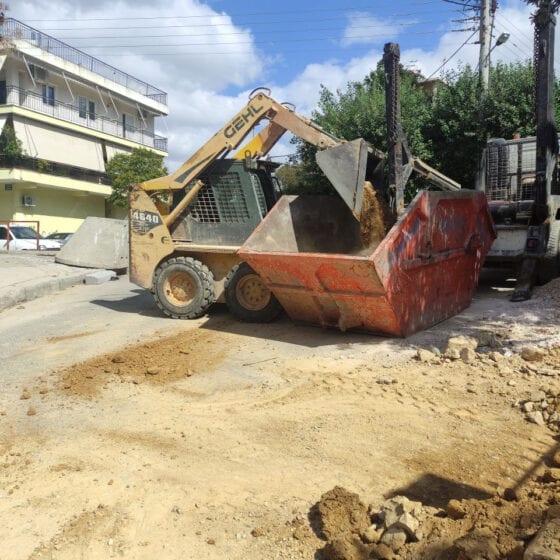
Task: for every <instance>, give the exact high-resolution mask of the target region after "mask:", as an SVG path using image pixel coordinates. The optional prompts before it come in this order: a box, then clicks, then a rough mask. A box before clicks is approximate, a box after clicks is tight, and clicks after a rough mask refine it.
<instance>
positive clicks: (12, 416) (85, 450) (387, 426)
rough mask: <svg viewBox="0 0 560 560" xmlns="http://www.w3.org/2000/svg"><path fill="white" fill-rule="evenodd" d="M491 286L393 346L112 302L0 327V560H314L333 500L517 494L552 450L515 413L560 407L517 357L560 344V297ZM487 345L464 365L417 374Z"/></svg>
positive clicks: (559, 383) (6, 317) (543, 368)
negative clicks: (469, 345)
mask: <svg viewBox="0 0 560 560" xmlns="http://www.w3.org/2000/svg"><path fill="white" fill-rule="evenodd" d="M491 286H492V284H487V285H486V287H485V288H483V289H482V290H481V291H480V292H479V296H477V300H476V301H475V302H474V303H473V305H472V306H471V308H470V309H469V310H467V311H466V312H464V313H463V314H461V315H460V316H458V317H456V318H453V319H451V320H449V321H446V322H445V323H444V324H441V325H438V326H437V327H434V328H433V329H430V330H429V331H426V332H424V333H420V334H418V335H416V336H413V337H411V338H409V339H407V340H404V341H403V340H392V339H383V338H376V337H371V336H366V335H360V334H351V333H340V332H335V331H322V330H320V329H316V328H310V327H301V326H297V327H296V326H294V325H292V324H291V323H290V322H289V321H288V320H286V319H284V320H281V321H279V322H277V323H273V324H271V325H264V326H263V325H256V326H255V325H243V324H239V323H236V322H235V321H234V320H232V319H231V318H230V317H229V316H228V315H227V313H226V312H225V311H224V310H221V309H217V310H215V311H214V312H213V313H212V315H211V316H210V317H209V318H205V319H201V320H198V321H195V322H186V323H185V322H177V321H171V320H163V319H160V318H159V317H157V316H156V315H155V312H154V314H152V312H151V310H150V309H151V307H150V305H151V304H148V303H145V305H146V312H145V313H143V314H142V315H140V316H137V315H135V314H133V313H124V312H123V305H124V307H126V302H124V303H123V300H122V299H121V300H119V299H118V295H119V289H121V288H119V286H115V285H110V286H106V287H105V288H103V287H95V288H87V290H89V291H87V290H86V287H76V288H73V289H72V290H70V291H69V293H65V294H58V295H56V296H53V297H51V298H50V301H49V302H45V301H42V300H41V301H39V302H35V303H34V304H32V305H31V304H29V305H28V306H27V310H22V309H13V310H10V311H7V312H5V313H3V314H2V327H1V329H2V331H4V332H3V333H2V334H3V335H5V336H4V338H3V340H4V344H3V345H2V346H0V348H1V351H2V360H3V377H4V380H3V385H4V390H3V393H2V397H1V401H0V414H1V416H0V481H1V485H0V488H1V489H0V519H1V520H2V523H0V542H2V548H1V549H0V558H1V559H2V560H16V559H17V560H20V559H26V558H29V559H38V558H49V559H50V558H56V559H60V560H70V559H72V560H74V559H76V558H85V559H98V558H113V557H124V558H135V559H144V558H146V559H148V558H149V559H152V558H163V559H175V558H176V559H187V558H192V559H218V558H220V559H223V558H230V559H242V558H243V559H253V558H254V559H262V558H267V559H268V558H271V559H273V558H282V559H284V558H313V557H314V555H315V554H317V551H319V550H321V549H323V548H324V546H325V541H324V540H322V538H320V537H321V535H320V533H319V532H318V531H316V527H314V526H313V523H312V522H310V512H311V511H312V510H313V506H314V504H316V503H317V501H318V500H319V499H320V497H321V495H323V494H324V493H325V492H327V491H328V490H330V489H331V488H333V487H334V486H337V485H338V486H342V487H344V488H346V489H348V490H350V491H352V492H356V493H358V494H359V495H360V497H361V498H362V500H363V501H364V502H365V503H371V504H373V506H374V507H375V506H379V505H380V504H382V503H383V501H384V500H385V498H386V497H387V496H388V495H391V494H406V495H407V496H408V497H410V498H413V499H416V500H420V501H422V503H423V504H425V505H429V506H433V507H435V508H445V507H446V504H447V502H448V501H449V500H450V499H452V498H455V499H459V500H460V499H463V498H477V499H479V500H488V499H492V498H494V497H495V496H496V495H497V494H499V493H500V492H502V491H503V489H504V488H516V487H517V484H518V483H521V486H520V488H522V487H523V485H524V484H527V483H528V481H532V480H533V479H534V477H535V476H536V474H538V473H540V472H541V470H542V467H541V466H540V465H542V461H543V458H546V457H548V456H550V455H551V454H552V453H553V452H554V450H555V446H556V441H555V439H554V436H555V432H554V431H552V430H550V429H549V428H548V427H546V426H539V425H537V424H534V423H529V422H527V420H526V419H525V415H524V413H523V412H522V411H521V410H520V406H519V405H520V403H522V402H524V401H525V400H526V399H527V398H528V395H530V394H531V392H534V391H537V390H539V389H544V390H546V391H548V390H549V389H558V390H560V379H559V376H560V353H558V352H556V351H548V350H547V351H546V352H545V353H544V355H543V356H542V358H541V359H540V361H539V362H536V363H529V362H526V361H525V360H523V359H522V358H521V357H520V356H519V352H520V351H521V349H522V347H524V346H526V345H528V344H531V345H541V346H542V347H546V348H549V347H553V346H555V345H559V344H560V333H559V332H558V324H559V320H560V302H559V300H558V293H559V292H560V284H556V285H555V286H552V285H549V286H548V287H547V289H546V290H542V291H541V292H540V295H539V294H536V296H535V298H534V299H533V300H531V301H529V302H526V303H525V304H521V305H517V306H512V304H510V303H509V302H508V301H507V299H506V294H505V292H502V291H498V290H494V289H492V287H491ZM124 288H125V289H127V290H130V288H129V287H127V286H124ZM102 289H105V290H111V291H112V292H111V294H109V295H108V296H107V295H100V294H101V292H100V290H102ZM84 290H86V291H84ZM95 290H97V291H95ZM128 297H130V298H138V294H136V293H130V294H128ZM125 299H126V298H125ZM100 301H105V302H107V301H113V302H120V303H119V304H118V305H117V304H114V305H99V302H100ZM143 301H144V300H143ZM96 302H97V303H96ZM143 305H144V304H143ZM94 307H97V311H95V310H94ZM54 310H56V311H54ZM24 311H27V313H23V312H24ZM63 317H66V319H63ZM72 317H74V318H77V317H80V320H79V321H75V320H74V321H71V320H68V319H69V318H72ZM38 324H39V325H40V326H41V327H42V329H41V330H40V331H38V330H37V325H38ZM13 325H16V326H18V328H19V329H20V330H18V332H20V333H21V332H22V331H21V329H25V328H26V326H27V328H28V329H29V331H28V332H29V333H30V336H29V337H27V338H24V339H23V340H21V339H16V338H14V337H13V336H12V337H11V338H10V335H8V334H7V332H8V330H9V329H10V327H11V326H13ZM32 325H33V326H32ZM482 331H485V332H482ZM24 332H26V331H25V330H24ZM488 332H493V333H495V334H496V335H497V337H494V338H493V340H494V342H495V344H494V343H493V345H494V346H496V347H491V346H486V347H483V346H479V348H477V351H478V354H477V356H476V357H475V358H474V359H473V361H472V362H471V363H465V362H464V361H463V360H448V359H443V358H441V357H437V356H436V357H434V358H433V359H430V360H428V361H426V362H421V361H418V360H417V359H416V357H415V356H416V353H417V350H418V349H419V348H424V349H432V350H435V349H436V348H437V349H438V351H443V350H444V349H445V346H446V343H447V340H448V338H449V337H451V336H453V335H459V334H466V335H476V336H480V337H481V338H484V337H485V336H486V338H488V335H487V333H488ZM31 333H32V334H31ZM38 333H40V334H38ZM481 333H482V334H481ZM6 337H8V338H6ZM6 340H8V341H9V344H7V343H6ZM105 352H107V353H105ZM490 352H499V353H500V354H501V356H502V358H500V359H499V360H497V361H496V360H494V359H491V358H490ZM514 405H515V406H514ZM535 469H536V470H535ZM539 469H540V470H539ZM541 474H542V473H541ZM526 476H527V480H525V477H526ZM559 501H560V499H559ZM542 507H543V510H544V509H545V505H543V506H542ZM518 509H520V508H519V507H518ZM311 519H312V518H311ZM314 529H315V530H314ZM465 530H466V529H465ZM318 533H319V536H318ZM455 536H460V534H459V533H457V535H455ZM444 540H445V539H444ZM504 542H505V541H504ZM504 546H505V545H504ZM426 554H427V553H426ZM402 557H405V556H404V553H403V556H402ZM417 557H422V556H417ZM425 557H428V556H427V555H426V556H425Z"/></svg>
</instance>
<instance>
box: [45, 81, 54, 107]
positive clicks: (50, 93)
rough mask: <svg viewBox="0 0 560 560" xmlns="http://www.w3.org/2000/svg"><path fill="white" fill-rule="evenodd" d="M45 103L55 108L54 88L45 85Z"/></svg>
mask: <svg viewBox="0 0 560 560" xmlns="http://www.w3.org/2000/svg"><path fill="white" fill-rule="evenodd" d="M43 103H45V104H46V105H52V106H53V107H54V87H53V86H48V85H47V84H43Z"/></svg>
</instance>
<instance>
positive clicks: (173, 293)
mask: <svg viewBox="0 0 560 560" xmlns="http://www.w3.org/2000/svg"><path fill="white" fill-rule="evenodd" d="M153 285H154V299H155V300H156V303H157V305H158V307H159V308H160V309H161V310H162V311H163V312H164V313H165V314H166V315H168V316H169V317H173V318H174V319H196V318H197V317H200V316H201V315H204V313H205V311H206V310H207V309H208V308H209V307H210V305H212V304H213V303H214V301H216V290H215V287H214V277H213V275H212V273H211V272H210V270H209V269H208V267H206V266H205V265H203V264H202V263H201V262H200V261H197V260H195V259H193V258H191V257H173V258H170V259H167V260H166V261H163V262H162V263H161V264H160V265H159V266H158V267H157V268H156V271H155V272H154V282H153Z"/></svg>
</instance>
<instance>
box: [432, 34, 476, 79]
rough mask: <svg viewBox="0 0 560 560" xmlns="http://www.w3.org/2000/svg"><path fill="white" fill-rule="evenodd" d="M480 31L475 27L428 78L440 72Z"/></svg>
mask: <svg viewBox="0 0 560 560" xmlns="http://www.w3.org/2000/svg"><path fill="white" fill-rule="evenodd" d="M476 33H478V29H475V30H474V31H473V33H471V35H469V36H468V37H467V38H466V39H465V41H464V42H463V43H462V44H461V46H460V47H459V48H458V49H457V50H456V51H455V52H454V53H453V54H452V55H451V56H449V57H448V58H446V59H445V61H444V62H443V64H442V65H441V66H439V67H438V68H436V69H435V70H434V71H433V72H432V73H431V74H430V75H429V76H428V77H427V78H426V80H429V79H430V78H431V77H432V76H433V75H434V74H436V73H437V72H439V71H440V70H441V69H442V68H443V67H444V66H445V65H446V64H447V63H448V62H449V61H450V60H451V59H452V58H453V57H454V56H455V55H456V54H457V53H458V52H459V51H460V50H461V49H462V48H463V47H464V46H465V45H466V44H467V43H468V42H469V41H470V40H471V39H472V38H473V37H474V36H475V34H476Z"/></svg>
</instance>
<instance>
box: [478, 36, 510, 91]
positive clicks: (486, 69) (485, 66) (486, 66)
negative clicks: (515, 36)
mask: <svg viewBox="0 0 560 560" xmlns="http://www.w3.org/2000/svg"><path fill="white" fill-rule="evenodd" d="M508 39H509V33H500V36H499V37H498V38H497V39H496V42H495V43H494V45H493V46H492V48H491V49H490V50H489V51H488V54H487V55H486V57H485V58H484V61H483V63H482V66H481V68H480V77H481V81H482V87H483V89H484V90H487V89H488V81H489V78H490V55H491V54H492V51H493V50H494V49H495V48H496V47H499V46H500V45H503V44H504V43H505V42H506V41H507V40H508Z"/></svg>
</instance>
